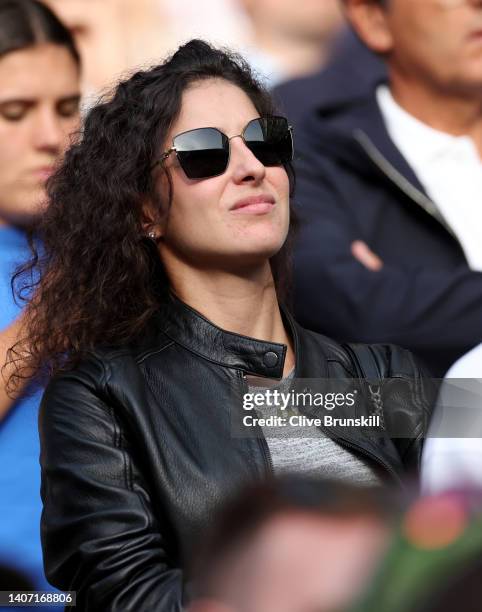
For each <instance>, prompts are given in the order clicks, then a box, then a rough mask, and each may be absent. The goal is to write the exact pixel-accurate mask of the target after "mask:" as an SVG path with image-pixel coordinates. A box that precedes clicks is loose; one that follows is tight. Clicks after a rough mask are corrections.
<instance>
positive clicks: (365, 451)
mask: <svg viewBox="0 0 482 612" xmlns="http://www.w3.org/2000/svg"><path fill="white" fill-rule="evenodd" d="M345 350H346V351H347V353H348V354H349V355H350V357H351V360H352V362H353V364H354V365H355V368H356V372H357V374H358V376H359V380H362V381H363V380H364V381H365V382H366V379H364V378H363V372H362V371H360V367H361V366H359V365H358V364H359V361H358V357H357V355H355V353H354V351H352V349H351V347H350V346H349V345H348V344H345ZM370 351H371V349H370ZM374 363H375V364H376V359H374ZM376 368H377V370H378V377H379V379H380V380H381V379H382V373H381V372H380V371H379V368H378V365H376ZM360 377H361V378H360ZM367 387H368V392H369V393H370V396H371V395H372V390H371V389H370V385H369V384H367ZM377 388H378V389H380V388H381V387H380V385H379V386H378V387H377ZM383 421H384V422H385V419H383ZM340 440H341V439H340ZM343 443H344V444H348V446H350V447H353V444H352V443H351V442H348V441H346V440H343ZM355 448H356V445H355ZM362 450H363V452H364V453H365V454H367V455H369V456H371V457H372V458H373V459H374V460H375V461H376V462H377V463H378V464H379V465H382V466H383V467H384V468H385V469H386V470H387V471H388V472H389V473H390V474H392V476H394V477H395V480H397V482H399V483H402V479H401V478H400V476H399V475H398V474H397V472H396V471H395V470H394V469H393V468H392V466H391V465H390V464H388V463H386V462H385V461H383V459H380V457H377V456H376V455H374V454H373V453H371V452H370V451H367V450H365V449H362Z"/></svg>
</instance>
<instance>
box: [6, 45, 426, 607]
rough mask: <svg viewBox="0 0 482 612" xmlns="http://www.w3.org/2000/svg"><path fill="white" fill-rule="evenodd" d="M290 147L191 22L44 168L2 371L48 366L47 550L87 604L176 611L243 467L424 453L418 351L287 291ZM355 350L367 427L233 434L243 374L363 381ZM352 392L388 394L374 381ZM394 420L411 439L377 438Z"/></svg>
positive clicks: (370, 480)
mask: <svg viewBox="0 0 482 612" xmlns="http://www.w3.org/2000/svg"><path fill="white" fill-rule="evenodd" d="M226 109H229V113H227V112H226ZM213 126H215V127H213ZM292 155H293V142H292V138H291V130H290V126H289V124H288V122H287V120H286V118H284V117H281V116H278V115H276V112H275V109H274V107H273V104H272V101H271V98H270V96H269V95H268V94H267V92H266V90H265V89H263V87H262V86H260V84H259V83H258V82H257V81H256V80H255V79H253V76H252V74H251V72H250V70H249V67H248V66H247V65H246V64H245V63H244V62H243V61H242V60H241V59H240V58H238V57H236V56H232V55H231V54H229V53H226V52H223V51H221V50H219V49H216V48H213V47H211V46H210V45H208V44H206V43H205V42H203V41H200V40H193V41H190V42H189V43H188V44H186V45H184V46H182V47H181V48H180V49H179V50H178V51H176V53H175V54H174V55H173V56H172V57H171V58H169V59H168V60H166V61H165V62H164V63H163V64H160V65H158V66H155V67H153V68H151V69H149V70H145V71H141V72H137V73H135V74H134V75H132V76H131V78H129V79H127V80H124V81H122V82H121V83H119V85H118V87H117V88H116V90H115V92H114V93H113V95H109V96H107V97H106V98H105V99H104V100H103V101H102V102H100V103H99V104H98V105H96V106H94V107H93V108H92V109H91V110H90V112H89V114H88V115H87V117H86V120H85V123H84V128H83V130H82V133H81V134H79V135H78V138H77V139H76V141H75V143H74V144H73V145H72V146H71V147H70V148H69V150H68V151H67V153H66V155H65V158H64V161H63V164H62V165H61V167H60V168H59V170H58V171H57V173H56V174H55V176H53V177H52V179H51V181H50V183H49V190H48V195H49V205H48V208H47V209H46V211H45V214H44V215H43V216H42V217H41V219H40V222H39V224H38V226H37V231H38V235H39V237H40V238H41V239H42V255H43V256H42V258H41V259H40V260H39V259H38V258H37V254H38V249H36V247H35V244H34V245H33V258H32V259H31V260H30V261H29V262H28V263H27V264H25V266H23V267H22V268H21V269H20V270H19V272H18V274H17V276H16V280H17V281H18V282H19V283H20V288H22V286H23V282H26V283H27V286H26V288H27V291H28V289H29V288H30V291H32V290H33V291H34V293H30V294H29V295H27V296H25V297H26V298H27V301H28V306H27V311H26V322H27V329H26V331H25V336H24V338H23V339H22V340H24V341H25V342H20V343H19V345H18V346H17V347H16V350H17V351H18V352H19V354H20V355H21V356H22V358H25V362H22V364H21V365H22V368H21V369H20V371H16V372H15V373H14V374H13V375H12V376H13V382H15V380H16V377H18V376H22V371H23V370H26V371H27V372H28V373H29V374H32V373H33V374H36V375H39V376H41V375H44V374H47V375H50V376H52V379H51V381H50V383H49V385H48V387H47V389H46V391H45V394H44V397H43V400H42V408H41V411H40V419H39V423H40V436H41V448H42V452H41V466H42V499H43V503H44V511H43V513H42V544H43V550H44V563H45V568H46V572H47V576H48V577H49V580H50V581H51V582H52V584H55V585H56V586H58V587H59V588H62V589H69V590H77V606H78V607H79V609H95V610H97V609H99V610H125V609H135V610H141V609H144V610H152V609H159V610H162V611H163V612H167V610H176V611H177V610H179V609H181V607H182V605H183V603H184V602H185V600H186V592H185V588H184V587H185V578H184V568H185V564H186V551H187V550H188V548H189V547H190V545H191V544H192V540H193V538H195V537H197V536H198V535H199V534H200V533H202V532H203V530H204V529H205V528H206V526H208V525H209V524H210V523H211V521H212V514H213V512H212V511H213V509H214V508H215V507H217V506H218V505H219V504H220V502H221V501H222V500H223V499H224V498H225V497H226V496H227V495H228V494H230V493H232V492H233V491H234V490H236V489H237V488H238V487H239V486H240V485H241V484H243V483H244V482H246V481H249V482H252V481H256V480H258V479H260V478H264V477H265V476H266V475H269V474H277V473H279V472H280V471H283V470H286V469H287V468H290V469H291V470H294V471H297V472H299V473H308V472H309V473H314V474H317V475H320V476H325V477H326V476H327V475H331V476H332V477H333V478H339V479H345V480H348V481H351V482H353V481H355V482H357V483H358V482H363V484H364V485H365V486H375V487H377V486H383V485H386V484H388V483H393V484H396V485H397V486H403V485H404V481H405V478H406V477H407V476H408V474H410V473H413V472H416V471H417V470H418V465H419V460H420V455H421V444H422V440H423V435H424V431H425V429H426V426H427V421H428V418H429V415H430V411H431V405H430V401H429V398H428V397H427V389H426V386H425V381H424V380H423V378H422V373H421V371H420V370H419V368H418V366H417V364H416V363H415V362H414V360H413V358H412V356H411V355H410V354H409V353H408V352H407V351H405V350H399V349H397V348H396V347H389V346H385V347H383V346H371V347H366V346H364V347H360V346H351V347H347V346H340V345H337V344H336V343H333V342H332V341H331V340H329V339H328V338H326V337H323V336H319V335H317V334H315V333H313V332H309V331H307V330H305V329H303V328H301V327H299V326H298V325H297V324H296V322H295V321H294V320H293V319H292V317H291V316H290V314H289V312H288V311H287V309H286V308H285V307H284V306H283V305H282V303H281V302H280V301H281V300H283V299H285V297H286V296H287V295H288V293H287V288H288V287H289V252H290V251H289V249H290V244H291V237H292V234H293V231H294V224H293V222H292V221H293V220H292V218H291V208H290V207H291V202H290V193H291V188H292V186H293V174H292V168H291V163H290V162H291V159H292ZM32 275H33V277H32ZM21 295H22V292H21ZM29 297H30V299H28V298H29ZM363 366H365V368H370V372H374V371H376V374H375V378H376V380H379V383H380V385H384V391H386V393H384V397H383V403H384V406H385V412H384V415H385V419H384V421H385V425H386V429H384V430H381V429H380V428H379V429H377V436H376V437H374V436H372V435H370V432H366V431H365V430H363V431H361V432H360V431H359V430H356V431H353V430H350V431H345V430H340V429H337V430H335V431H333V430H332V429H329V428H328V427H324V428H321V427H313V428H312V429H311V430H310V431H309V432H308V433H306V435H305V437H304V438H303V437H302V436H300V437H297V438H296V437H294V436H293V439H287V440H274V441H273V440H269V439H268V438H269V432H268V433H266V430H263V428H262V426H261V424H259V425H258V426H257V427H256V423H255V424H254V425H255V427H254V429H248V426H246V427H245V428H243V429H242V430H241V434H242V435H240V436H238V437H237V436H235V435H233V422H232V421H233V420H236V417H240V416H242V415H243V408H242V405H240V404H238V402H237V400H238V399H239V400H241V398H240V397H239V393H241V394H244V393H246V392H249V389H250V387H251V386H252V385H254V384H256V381H258V382H261V384H262V383H263V382H264V383H266V384H267V385H269V384H270V383H272V382H273V381H279V380H280V379H282V378H284V379H288V383H287V384H289V380H290V379H289V377H290V376H292V377H294V376H297V377H300V378H328V379H330V380H333V381H340V379H342V380H345V379H346V378H347V376H348V377H349V378H350V379H357V378H359V377H360V376H361V377H363V371H364V370H363ZM389 374H391V375H392V376H394V377H396V376H398V379H396V381H395V382H396V384H395V386H394V385H392V384H391V381H385V380H384V378H385V377H386V376H388V375H389ZM382 378H383V380H382ZM285 382H286V380H285ZM385 382H386V383H387V384H386V385H385ZM407 383H408V384H407ZM353 384H356V382H353ZM379 399H380V398H379V397H378V400H379ZM342 404H343V402H342ZM337 405H338V404H337ZM344 406H345V407H346V412H345V411H343V408H339V414H341V413H344V414H346V413H348V415H350V416H353V415H354V411H355V410H356V415H357V416H365V418H366V417H367V416H368V415H371V414H372V413H373V412H375V411H378V412H379V411H380V409H381V406H380V402H379V401H375V399H374V398H373V396H372V397H369V396H367V397H363V398H362V399H361V400H360V401H359V402H354V403H346V404H344ZM354 406H355V407H354ZM315 410H316V412H317V413H318V414H321V413H322V412H321V409H319V407H315ZM394 422H396V423H397V424H399V423H403V424H404V425H405V427H404V429H406V431H407V436H406V438H403V439H400V438H398V437H397V439H393V438H391V437H390V432H391V431H393V423H394ZM250 434H251V435H250ZM265 434H266V435H265ZM308 447H309V452H308ZM187 595H188V594H187Z"/></svg>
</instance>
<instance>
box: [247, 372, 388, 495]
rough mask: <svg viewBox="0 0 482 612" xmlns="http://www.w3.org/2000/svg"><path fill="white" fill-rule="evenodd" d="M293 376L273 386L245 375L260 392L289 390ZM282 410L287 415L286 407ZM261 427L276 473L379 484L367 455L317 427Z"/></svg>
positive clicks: (272, 410) (265, 409)
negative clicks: (348, 447) (355, 450)
mask: <svg viewBox="0 0 482 612" xmlns="http://www.w3.org/2000/svg"><path fill="white" fill-rule="evenodd" d="M293 378H294V370H292V371H291V372H290V374H288V376H286V377H285V378H283V380H281V381H280V382H279V383H277V384H276V385H275V386H272V385H269V386H265V385H266V381H267V379H265V378H254V377H248V386H249V392H250V393H259V392H263V391H265V390H267V389H271V390H274V389H278V390H279V391H284V390H289V386H290V382H291V380H292V379H293ZM258 381H259V382H258ZM256 411H257V413H258V415H259V416H260V417H263V418H264V417H269V416H276V415H279V414H280V412H279V409H278V408H276V407H272V406H261V407H258V408H257V409H256ZM284 413H285V416H286V411H284ZM296 414H300V412H299V410H298V409H297V407H295V406H291V407H290V408H289V416H291V415H296ZM262 430H263V434H264V436H265V438H266V442H267V444H268V449H269V453H270V455H271V460H272V463H273V469H274V472H275V474H276V475H281V474H286V473H298V474H302V475H304V476H312V477H315V476H316V477H323V478H330V479H336V480H343V481H348V482H351V483H355V484H358V485H363V486H380V485H382V480H381V478H380V476H379V474H378V472H377V469H376V467H375V466H374V465H373V464H372V463H371V462H370V461H369V460H368V459H365V458H364V457H360V456H358V455H355V454H354V453H353V452H352V451H351V450H349V449H347V448H345V447H343V446H341V444H339V443H338V442H336V441H335V440H332V439H331V438H328V437H327V436H325V434H324V433H323V431H322V430H321V429H320V428H319V427H310V426H291V425H284V426H279V427H276V426H269V427H268V426H264V425H262Z"/></svg>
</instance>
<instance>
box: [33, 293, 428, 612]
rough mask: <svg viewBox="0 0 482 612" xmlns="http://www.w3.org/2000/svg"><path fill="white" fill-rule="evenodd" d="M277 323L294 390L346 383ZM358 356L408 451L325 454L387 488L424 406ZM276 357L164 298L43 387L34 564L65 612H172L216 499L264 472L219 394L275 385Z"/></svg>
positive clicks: (306, 339)
mask: <svg viewBox="0 0 482 612" xmlns="http://www.w3.org/2000/svg"><path fill="white" fill-rule="evenodd" d="M284 318H285V322H286V324H287V325H288V326H289V328H290V330H291V334H292V338H293V341H294V347H295V353H296V370H295V375H296V377H297V378H329V377H332V378H350V377H357V376H360V373H359V372H358V371H357V366H356V365H355V364H354V362H353V357H352V355H351V353H352V352H353V350H351V349H350V348H349V347H348V348H347V347H344V346H342V345H339V344H337V343H336V342H334V341H332V340H330V339H328V338H326V337H324V336H321V335H319V334H316V333H313V332H310V331H307V330H305V329H303V328H301V327H300V326H299V325H298V324H297V323H296V322H295V321H293V319H292V317H291V316H290V315H289V314H288V313H287V312H284ZM352 349H353V347H352ZM355 350H356V349H355ZM371 350H372V352H373V355H376V358H377V361H378V363H379V366H380V375H381V377H382V378H383V377H391V380H394V381H395V382H394V384H393V387H392V390H390V388H389V389H388V392H387V393H386V394H385V397H384V411H385V419H386V420H387V421H388V422H390V419H391V418H394V419H402V420H403V421H404V422H405V423H406V424H407V423H408V425H409V427H410V428H411V430H412V431H413V432H414V433H413V437H412V438H410V439H403V440H392V439H390V438H389V437H388V436H385V437H383V436H382V437H378V438H369V437H367V438H366V439H364V438H360V437H357V438H356V439H354V438H350V437H345V438H342V437H340V438H338V441H339V443H340V444H342V445H345V446H346V447H347V448H349V449H350V450H351V451H353V452H355V453H359V454H360V455H361V456H364V457H365V458H367V459H369V460H370V461H372V462H373V464H374V466H375V465H378V467H379V468H380V471H381V472H383V474H385V476H386V478H387V481H389V482H390V481H391V482H397V483H400V482H401V479H402V478H403V477H404V475H405V474H406V473H407V472H408V471H410V470H416V469H417V466H418V464H419V461H420V456H421V448H422V438H423V433H424V431H425V430H426V427H427V425H428V418H429V414H430V409H431V401H432V398H431V397H430V394H427V393H426V387H425V385H424V382H423V378H422V376H421V373H420V371H419V370H418V368H417V366H416V364H415V363H414V361H413V358H412V356H411V354H410V353H408V352H407V351H405V350H403V349H399V348H396V347H393V346H389V345H384V346H372V347H371ZM285 353H286V347H285V346H284V345H281V344H276V343H270V342H264V341H260V340H256V339H253V338H249V337H245V336H240V335H237V334H234V333H230V332H227V331H224V330H222V329H220V328H218V327H217V326H215V325H213V324H212V323H211V322H209V321H208V320H207V319H205V318H204V317H203V316H202V315H200V314H199V313H197V312H196V311H194V310H192V309H191V308H189V307H188V306H187V305H185V304H184V303H182V302H180V301H179V300H178V299H176V298H174V297H172V296H171V297H170V298H169V299H167V300H166V302H165V303H163V304H162V305H161V307H160V309H159V311H158V313H157V315H156V316H155V317H154V318H153V320H152V321H151V323H150V325H149V328H148V329H147V330H146V332H145V333H144V334H143V335H142V337H141V338H140V339H139V340H138V341H136V342H133V343H132V344H131V345H130V346H127V347H120V348H119V347H117V348H115V347H114V348H104V349H102V350H98V351H96V352H95V353H94V354H92V355H91V356H90V357H89V358H87V359H85V360H84V361H83V362H82V363H81V364H80V365H79V366H77V367H76V368H75V369H74V370H72V371H69V372H64V373H62V374H60V375H58V376H57V377H55V378H54V379H52V381H51V382H50V383H49V385H48V387H47V389H46V391H45V394H44V398H43V401H42V405H41V412H40V437H41V468H42V490H41V494H42V499H43V503H44V510H43V514H42V524H41V533H42V545H43V551H44V563H45V569H46V574H47V577H48V579H49V581H50V582H51V583H52V584H53V585H55V586H56V587H58V588H60V589H63V590H75V591H77V610H78V611H79V612H80V611H81V610H82V611H83V610H86V611H87V610H88V611H89V612H90V611H92V612H98V611H101V610H102V612H107V611H119V612H128V611H133V612H134V611H135V612H139V611H144V610H145V611H151V610H155V611H162V612H174V611H179V610H182V609H183V606H184V605H185V603H186V599H187V596H186V595H185V594H186V592H188V589H186V585H185V578H184V575H185V573H184V571H183V568H185V566H186V563H187V561H188V559H189V554H190V551H191V549H192V545H193V543H194V542H195V541H196V540H197V539H198V537H199V535H200V534H201V533H202V532H203V531H204V530H205V529H206V527H208V526H209V525H210V524H211V522H212V518H213V512H214V511H215V510H216V509H217V508H218V507H219V506H220V504H221V503H222V501H223V500H224V499H225V498H226V497H227V496H228V495H230V494H232V493H233V492H235V491H236V490H237V489H238V487H239V486H240V485H241V484H242V483H244V482H252V481H254V480H257V479H261V478H264V477H266V476H268V475H269V474H270V470H271V468H270V464H269V455H268V452H267V450H268V449H267V444H266V440H265V439H264V438H263V437H261V438H236V437H233V436H232V435H231V429H230V428H231V420H230V405H231V404H232V399H233V388H241V387H242V385H243V384H245V383H244V381H243V375H246V374H252V375H258V376H265V377H269V378H281V376H282V373H283V364H284V358H285ZM361 361H363V359H362V360H361ZM359 365H360V364H359ZM361 367H362V368H363V363H361ZM397 381H398V383H399V384H398V386H397Z"/></svg>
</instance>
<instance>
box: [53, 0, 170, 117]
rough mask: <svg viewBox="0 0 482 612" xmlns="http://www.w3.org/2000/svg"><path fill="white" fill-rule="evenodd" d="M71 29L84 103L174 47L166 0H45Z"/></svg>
mask: <svg viewBox="0 0 482 612" xmlns="http://www.w3.org/2000/svg"><path fill="white" fill-rule="evenodd" d="M45 3H46V4H47V5H48V6H49V7H50V8H51V9H52V10H53V11H54V12H55V13H56V14H57V15H58V16H59V18H60V19H61V20H62V22H63V23H65V25H66V26H67V27H68V28H69V30H70V31H71V33H72V36H73V37H74V40H75V42H76V44H77V47H78V49H79V52H80V54H81V56H82V93H83V103H84V105H87V106H89V105H90V104H92V103H94V101H95V99H96V98H97V97H98V96H99V95H100V94H101V93H102V92H103V91H104V90H105V89H107V88H109V87H111V86H112V85H113V84H114V82H115V81H116V80H118V79H120V78H121V76H122V75H123V74H125V73H127V72H129V71H132V70H133V69H134V68H137V67H138V66H139V65H145V64H152V63H157V62H158V61H159V58H160V57H162V56H163V55H164V54H165V53H166V51H167V49H169V48H170V47H172V46H173V44H174V41H173V39H172V36H171V35H170V22H169V20H168V18H167V15H166V11H165V9H164V4H165V2H164V1H163V0H45Z"/></svg>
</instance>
